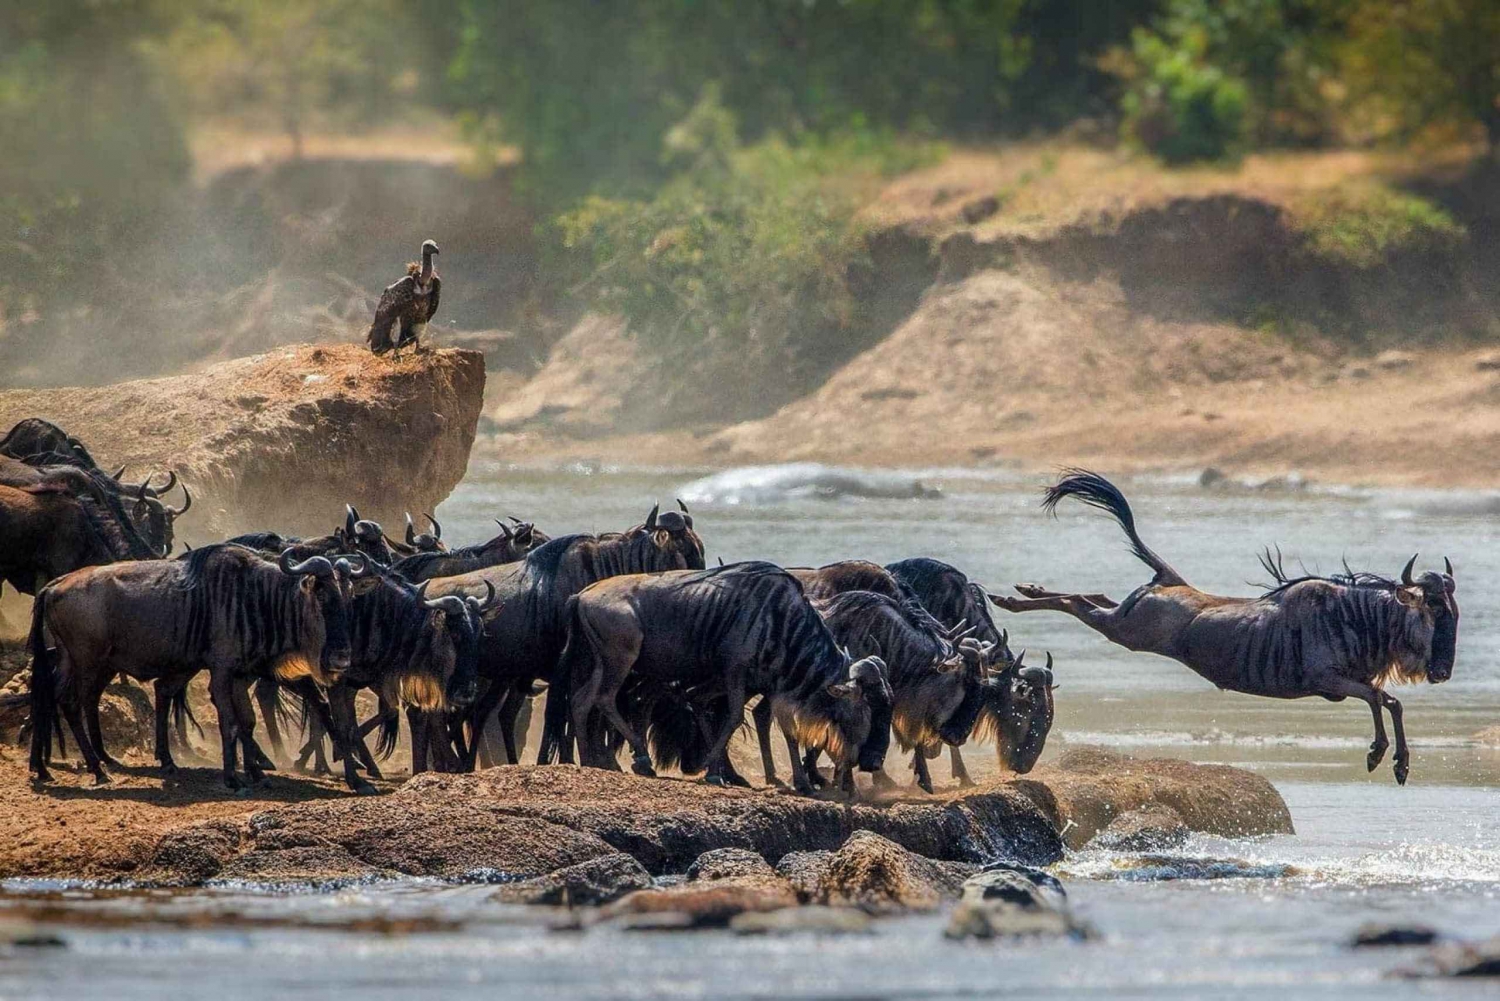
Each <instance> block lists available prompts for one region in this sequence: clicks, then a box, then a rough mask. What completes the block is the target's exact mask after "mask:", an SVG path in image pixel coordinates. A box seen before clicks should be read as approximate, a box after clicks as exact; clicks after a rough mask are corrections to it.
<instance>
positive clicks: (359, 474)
mask: <svg viewBox="0 0 1500 1001" xmlns="http://www.w3.org/2000/svg"><path fill="white" fill-rule="evenodd" d="M483 398H484V357H483V356H482V355H480V354H479V353H478V352H475V351H465V350H453V349H449V350H438V351H431V352H428V353H424V354H419V355H407V356H406V357H404V358H402V359H401V360H400V361H392V360H390V359H389V357H386V358H376V357H374V356H373V355H371V354H370V353H369V351H367V350H366V349H365V348H364V347H363V346H362V345H352V344H326V345H295V346H291V347H285V348H278V349H276V350H274V351H270V352H267V353H265V354H260V355H255V356H252V357H249V358H239V359H236V360H234V361H228V362H223V363H220V364H215V365H211V366H208V367H206V368H203V369H200V370H198V371H195V372H191V373H188V374H185V375H178V376H172V377H170V378H164V379H145V380H139V381H135V382H123V383H118V384H115V385H112V386H99V387H87V388H69V389H44V390H16V391H11V392H4V393H0V426H3V427H9V426H10V425H11V424H13V423H14V422H16V421H18V420H20V419H21V418H23V417H45V418H47V419H48V420H51V421H53V422H55V423H57V424H59V425H61V426H62V427H64V428H65V429H67V431H68V432H69V433H70V434H72V435H74V436H75V437H77V438H79V439H80V440H82V441H83V442H84V443H86V444H87V445H88V447H89V449H90V450H91V451H92V452H93V455H94V457H95V458H96V459H97V460H98V461H99V463H100V465H102V466H105V467H107V468H111V469H112V468H113V467H115V466H118V465H120V464H121V463H124V464H127V465H128V466H129V470H128V472H127V476H126V478H127V479H130V478H131V477H132V476H134V477H144V476H145V475H146V474H147V472H148V471H152V470H155V471H158V472H164V471H165V470H167V469H175V470H177V471H178V473H179V475H180V476H181V478H182V480H183V481H184V482H185V483H186V484H187V485H188V487H189V489H191V491H192V492H193V496H194V504H193V509H192V510H191V511H189V512H188V514H187V515H185V516H184V517H183V519H182V521H181V522H179V527H178V529H177V537H178V538H179V539H182V540H185V541H187V542H189V543H195V544H196V543H203V542H208V541H212V540H215V539H218V538H222V537H224V536H226V535H230V534H234V533H237V532H243V531H255V530H275V531H280V532H285V533H297V534H322V533H325V532H328V531H331V530H332V529H333V527H334V526H335V525H337V524H339V523H340V521H341V520H342V516H343V506H344V504H345V503H352V504H354V505H355V506H356V507H358V508H359V510H360V514H361V515H363V516H364V517H367V518H375V519H377V520H380V521H382V522H384V523H386V524H397V525H399V523H400V521H401V516H402V512H404V511H413V512H417V511H431V510H432V509H433V508H434V507H436V505H437V504H438V502H440V501H441V500H443V498H445V497H447V496H448V494H449V492H450V491H451V490H452V489H453V488H454V486H455V485H457V483H458V482H459V480H461V479H462V478H463V475H464V472H465V470H466V469H467V468H468V463H469V450H470V448H471V447H472V445H473V443H474V433H475V428H476V426H477V424H478V421H479V413H480V408H481V406H482V402H483Z"/></svg>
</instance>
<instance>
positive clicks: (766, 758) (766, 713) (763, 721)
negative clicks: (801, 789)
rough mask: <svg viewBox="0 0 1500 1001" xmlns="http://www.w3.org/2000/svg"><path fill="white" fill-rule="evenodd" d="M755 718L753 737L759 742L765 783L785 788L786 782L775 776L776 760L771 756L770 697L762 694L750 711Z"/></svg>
mask: <svg viewBox="0 0 1500 1001" xmlns="http://www.w3.org/2000/svg"><path fill="white" fill-rule="evenodd" d="M750 717H751V719H753V720H755V739H756V741H757V742H759V744H760V767H761V770H762V771H764V772H765V775H766V785H768V786H778V787H781V788H786V783H785V782H783V781H781V779H779V778H777V777H776V762H775V761H774V760H772V758H771V697H770V696H769V695H762V696H761V697H760V701H759V702H757V703H756V704H755V708H754V709H752V710H751V711H750Z"/></svg>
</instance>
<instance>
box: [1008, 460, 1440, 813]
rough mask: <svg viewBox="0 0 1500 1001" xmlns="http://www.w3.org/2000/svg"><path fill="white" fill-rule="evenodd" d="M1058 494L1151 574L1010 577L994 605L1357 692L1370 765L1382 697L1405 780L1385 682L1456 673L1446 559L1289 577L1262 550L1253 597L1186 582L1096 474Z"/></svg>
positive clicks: (1404, 757)
mask: <svg viewBox="0 0 1500 1001" xmlns="http://www.w3.org/2000/svg"><path fill="white" fill-rule="evenodd" d="M1065 497H1077V498H1078V499H1079V500H1081V501H1083V502H1084V503H1085V504H1088V505H1090V506H1092V507H1096V508H1099V509H1100V510H1103V511H1107V512H1108V513H1109V514H1111V515H1113V516H1114V518H1115V520H1116V521H1117V522H1119V523H1120V527H1121V528H1122V529H1124V531H1125V536H1126V538H1128V539H1129V540H1130V547H1131V552H1132V553H1134V554H1135V556H1136V557H1137V558H1138V559H1139V560H1141V562H1143V563H1145V564H1146V565H1147V566H1149V567H1150V568H1151V569H1152V570H1153V571H1154V576H1152V578H1151V581H1150V582H1149V583H1147V584H1144V585H1142V586H1141V587H1138V588H1136V589H1135V590H1134V591H1132V592H1131V593H1130V594H1129V595H1127V596H1126V598H1125V600H1124V601H1123V602H1118V603H1116V602H1114V601H1112V600H1110V599H1109V598H1108V597H1106V596H1105V595H1102V594H1066V593H1059V592H1055V591H1048V590H1045V589H1043V588H1040V587H1037V586H1035V585H1017V590H1018V591H1020V592H1021V593H1022V594H1023V595H1025V596H1026V597H1024V598H1010V597H996V596H991V597H992V600H994V602H995V603H996V604H997V605H999V606H1000V607H1001V608H1004V609H1007V610H1008V611H1012V612H1026V611H1038V610H1046V611H1059V612H1066V613H1068V614H1069V615H1072V616H1073V617H1074V618H1076V619H1078V620H1079V621H1080V622H1082V623H1084V624H1085V625H1087V626H1089V627H1090V628H1092V629H1094V630H1096V631H1097V632H1099V633H1100V634H1102V635H1103V636H1104V637H1105V638H1106V639H1108V640H1110V641H1111V642H1114V643H1118V644H1120V645H1121V646H1123V647H1125V648H1126V649H1129V650H1137V651H1144V652H1149V653H1157V654H1161V655H1162V656H1165V657H1171V658H1172V659H1173V660H1176V661H1179V662H1181V663H1182V664H1185V665H1186V666H1187V667H1189V668H1191V669H1192V670H1193V671H1194V672H1196V673H1197V674H1199V675H1201V676H1202V677H1204V678H1206V679H1208V680H1209V681H1211V682H1213V683H1214V684H1215V685H1217V686H1218V687H1220V688H1223V689H1228V690H1230V691H1235V692H1244V693H1246V694H1249V695H1265V696H1269V697H1271V698H1281V699H1296V698H1305V697H1307V696H1309V695H1321V696H1322V697H1323V698H1325V699H1329V700H1330V701H1333V702H1340V701H1342V700H1344V699H1346V698H1348V697H1350V696H1353V697H1355V698H1358V699H1361V700H1363V701H1364V702H1365V703H1366V704H1367V705H1369V707H1370V713H1371V715H1372V716H1373V717H1374V720H1375V739H1374V741H1373V742H1372V743H1371V744H1370V753H1369V755H1368V757H1367V759H1366V764H1367V765H1368V767H1369V769H1370V770H1371V771H1374V770H1375V768H1376V766H1377V765H1379V764H1380V762H1381V760H1382V759H1383V758H1384V757H1385V752H1386V749H1387V748H1388V747H1389V746H1390V741H1389V740H1388V739H1387V738H1386V734H1385V724H1384V721H1383V720H1382V718H1381V714H1380V710H1381V707H1382V706H1384V707H1385V708H1386V709H1387V710H1388V711H1389V712H1390V714H1391V722H1392V724H1393V725H1394V726H1395V729H1396V756H1395V774H1396V781H1397V782H1399V783H1401V784H1403V785H1404V784H1405V783H1406V776H1407V771H1408V765H1409V761H1410V752H1409V751H1408V750H1407V746H1406V733H1405V730H1404V728H1403V726H1402V720H1401V703H1400V702H1398V701H1396V699H1395V698H1394V697H1392V696H1391V695H1389V694H1388V693H1387V692H1386V691H1385V685H1387V684H1388V683H1390V682H1401V681H1416V680H1418V679H1422V678H1425V679H1427V681H1429V682H1431V683H1433V684H1437V683H1438V682H1442V681H1446V680H1448V678H1449V677H1450V676H1452V674H1453V662H1454V657H1455V654H1456V652H1457V644H1458V616H1459V611H1458V602H1457V600H1456V599H1455V598H1454V582H1453V567H1452V564H1449V563H1446V561H1445V569H1446V571H1447V572H1445V573H1441V574H1440V573H1436V572H1432V571H1429V572H1427V573H1424V574H1422V575H1421V577H1419V578H1417V579H1416V580H1413V579H1412V576H1411V571H1412V566H1413V565H1414V564H1415V563H1416V559H1417V558H1416V557H1415V556H1413V557H1412V558H1411V560H1410V561H1408V562H1407V564H1406V567H1405V568H1404V569H1403V570H1402V571H1401V579H1400V580H1399V581H1397V580H1392V579H1390V578H1386V577H1379V576H1376V575H1374V574H1368V573H1354V572H1349V573H1345V574H1341V575H1337V576H1332V577H1315V576H1307V577H1298V578H1291V577H1288V576H1287V575H1286V574H1285V573H1284V572H1283V571H1282V569H1281V566H1280V562H1279V560H1273V559H1272V558H1271V557H1270V556H1269V555H1267V556H1266V557H1264V558H1263V559H1262V565H1263V566H1264V567H1265V568H1266V570H1267V571H1268V572H1270V573H1271V574H1272V575H1273V576H1274V577H1275V578H1276V584H1275V586H1274V587H1272V588H1270V589H1269V590H1267V591H1266V592H1265V593H1264V594H1262V595H1261V596H1260V597H1258V598H1224V597H1219V596H1217V595H1211V594H1206V593H1204V592H1203V591H1200V590H1198V589H1197V588H1195V587H1193V586H1192V585H1190V584H1189V583H1187V581H1186V580H1185V579H1184V578H1183V577H1182V575H1181V574H1179V573H1178V572H1177V571H1176V570H1174V569H1172V567H1171V566H1170V565H1169V564H1168V563H1167V562H1166V561H1165V560H1163V559H1162V558H1161V557H1160V556H1157V555H1156V553H1154V552H1152V551H1151V549H1150V548H1149V547H1147V545H1146V544H1145V543H1144V542H1142V541H1141V537H1140V535H1139V534H1138V533H1137V532H1136V527H1135V516H1134V515H1133V514H1132V513H1131V510H1130V505H1129V504H1128V503H1127V502H1126V500H1125V496H1124V495H1123V494H1122V493H1120V491H1119V489H1118V488H1117V487H1116V486H1115V485H1114V484H1113V483H1110V482H1109V481H1108V480H1106V479H1105V478H1104V477H1102V476H1099V475H1098V474H1096V473H1091V472H1089V471H1087V470H1083V469H1072V470H1067V471H1066V474H1065V475H1064V476H1063V478H1062V479H1061V480H1059V481H1058V482H1057V483H1056V484H1055V485H1053V486H1052V487H1050V488H1049V489H1048V490H1047V494H1046V498H1045V499H1044V501H1043V505H1044V506H1045V507H1046V509H1047V510H1049V511H1051V510H1053V509H1054V508H1055V507H1056V506H1057V504H1058V503H1059V502H1060V501H1062V500H1063V498H1065Z"/></svg>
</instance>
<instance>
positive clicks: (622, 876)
mask: <svg viewBox="0 0 1500 1001" xmlns="http://www.w3.org/2000/svg"><path fill="white" fill-rule="evenodd" d="M756 857H757V858H759V856H756ZM762 864H764V860H762ZM767 868H769V866H768V867H767ZM651 885H652V884H651V874H650V873H649V872H647V871H646V870H645V868H644V867H643V866H642V865H641V864H640V863H639V862H637V861H636V860H635V859H633V858H631V857H630V856H629V855H626V854H625V853H624V852H614V853H612V854H610V855H603V856H600V857H599V858H596V859H590V860H589V861H587V862H579V863H578V864H577V865H570V866H566V867H564V868H562V869H558V870H557V871H556V872H549V873H548V874H547V875H545V876H538V877H536V878H534V879H528V880H524V881H522V882H519V883H511V884H508V885H506V886H503V887H501V888H500V889H499V890H498V891H496V893H495V899H496V900H498V901H501V902H502V903H508V904H551V905H554V906H562V905H566V906H586V907H592V906H595V905H598V904H607V903H609V902H610V901H613V900H618V899H619V898H621V897H623V896H625V895H626V894H627V893H631V892H633V891H635V890H644V889H648V888H649V887H650V886H651Z"/></svg>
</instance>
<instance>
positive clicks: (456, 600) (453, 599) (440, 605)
mask: <svg viewBox="0 0 1500 1001" xmlns="http://www.w3.org/2000/svg"><path fill="white" fill-rule="evenodd" d="M423 604H425V605H426V606H427V607H428V608H433V609H439V610H441V611H443V612H446V613H448V614H449V615H462V614H463V613H464V610H465V609H466V608H468V606H467V605H465V604H464V600H463V599H462V598H460V597H459V596H458V595H456V594H445V595H443V596H442V597H441V598H433V599H432V600H431V601H425V600H424V601H423Z"/></svg>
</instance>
